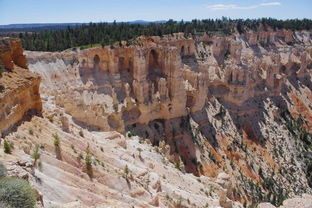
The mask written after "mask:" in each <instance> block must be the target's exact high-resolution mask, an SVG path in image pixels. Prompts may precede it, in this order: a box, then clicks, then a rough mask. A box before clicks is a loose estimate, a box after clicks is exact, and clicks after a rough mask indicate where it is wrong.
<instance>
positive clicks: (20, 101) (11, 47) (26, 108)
mask: <svg viewBox="0 0 312 208" xmlns="http://www.w3.org/2000/svg"><path fill="white" fill-rule="evenodd" d="M1 64H3V66H4V67H5V69H7V70H9V71H6V72H2V73H1V75H0V135H1V134H7V133H9V131H10V130H11V129H12V128H14V127H16V125H17V124H18V123H19V122H20V121H22V120H25V119H29V116H30V115H34V114H40V112H41V109H42V105H41V99H40V95H39V85H40V77H39V75H37V74H35V73H33V72H31V71H29V70H28V69H27V60H26V58H25V56H24V55H23V48H22V47H21V43H20V40H18V39H11V38H3V39H1V40H0V65H1Z"/></svg>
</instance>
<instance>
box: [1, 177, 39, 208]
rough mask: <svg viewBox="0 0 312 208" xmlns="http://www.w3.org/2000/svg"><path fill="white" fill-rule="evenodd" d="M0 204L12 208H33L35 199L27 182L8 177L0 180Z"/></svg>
mask: <svg viewBox="0 0 312 208" xmlns="http://www.w3.org/2000/svg"><path fill="white" fill-rule="evenodd" d="M0 202H2V203H4V204H7V205H9V206H11V207H12V208H21V207H23V208H33V207H34V206H35V203H36V197H35V193H34V191H33V190H32V188H31V187H30V185H29V183H28V182H27V181H25V180H23V179H18V178H14V177H9V178H3V179H1V180H0Z"/></svg>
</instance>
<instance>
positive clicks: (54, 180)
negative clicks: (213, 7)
mask: <svg viewBox="0 0 312 208" xmlns="http://www.w3.org/2000/svg"><path fill="white" fill-rule="evenodd" d="M311 37H312V33H311V32H310V31H290V30H277V31H273V30H269V31H261V32H253V31H250V32H245V33H242V34H239V33H234V34H232V35H228V36H222V35H207V34H198V35H195V36H186V35H184V34H183V33H176V34H172V35H165V36H162V37H159V36H150V37H147V36H140V37H138V38H137V39H136V40H135V41H134V42H133V43H132V45H130V46H128V45H127V44H126V43H125V42H123V43H122V44H121V45H119V46H117V45H115V46H103V47H94V48H89V49H85V50H79V49H76V48H74V49H72V50H66V51H63V52H36V51H25V52H23V50H22V48H21V45H20V42H19V40H18V39H4V40H2V42H1V47H0V51H1V57H0V58H1V61H2V62H1V63H2V64H3V65H4V66H5V68H6V69H7V70H8V71H6V72H3V73H2V77H1V78H0V85H1V86H2V87H1V91H0V93H1V94H0V95H1V97H0V105H1V109H0V131H1V134H2V135H3V137H5V140H7V141H10V142H12V143H14V151H13V153H12V154H5V153H4V152H3V151H1V152H0V158H1V161H4V164H5V165H6V166H7V167H8V172H9V174H11V175H18V176H19V177H22V178H27V179H28V180H29V181H30V182H31V184H32V186H33V187H34V188H35V189H36V190H37V192H38V195H39V196H40V197H39V198H41V201H40V200H39V201H38V206H44V207H53V206H61V207H90V206H96V207H220V206H221V207H243V205H245V206H247V205H248V206H257V205H258V204H259V203H260V202H270V203H273V204H275V205H276V206H279V205H282V204H283V206H282V207H285V208H286V207H289V208H290V207H296V204H300V203H301V204H303V205H302V206H306V207H311V206H312V205H311V204H312V199H311V194H312V190H311V187H312V174H311V172H310V171H309V170H310V168H312V165H311V164H312V136H311V135H312V134H311V133H312V92H311V90H312V77H311V76H312V38H311ZM23 54H24V55H23ZM55 138H60V141H61V145H60V146H56V145H55ZM36 145H40V153H41V157H40V161H39V162H40V163H39V165H38V167H37V166H36V165H35V164H33V162H32V159H31V157H30V155H31V152H32V151H33V149H34V147H35V146H36ZM89 157H91V161H92V170H90V169H88V168H87V166H86V164H85V163H84V160H86V158H89ZM310 166H311V167H310ZM298 196H301V197H298ZM288 198H293V199H288ZM286 199H288V200H286ZM284 200H285V201H284ZM283 201H284V203H283ZM258 207H262V208H263V207H275V206H273V205H270V204H262V203H261V204H260V205H258Z"/></svg>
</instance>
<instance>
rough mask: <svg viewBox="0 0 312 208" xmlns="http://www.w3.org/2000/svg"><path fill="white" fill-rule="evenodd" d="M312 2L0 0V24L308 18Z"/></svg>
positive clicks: (310, 15) (280, 0)
mask: <svg viewBox="0 0 312 208" xmlns="http://www.w3.org/2000/svg"><path fill="white" fill-rule="evenodd" d="M311 10H312V0H219V1H217V0H0V24H1V25H3V24H15V23H62V22H66V23H68V22H100V21H102V22H111V21H114V20H116V21H132V20H149V21H151V20H168V19H174V20H181V19H184V20H191V19H195V18H196V19H205V18H220V17H222V16H226V17H231V18H259V17H273V18H278V19H288V18H299V19H302V18H309V19H312V12H311Z"/></svg>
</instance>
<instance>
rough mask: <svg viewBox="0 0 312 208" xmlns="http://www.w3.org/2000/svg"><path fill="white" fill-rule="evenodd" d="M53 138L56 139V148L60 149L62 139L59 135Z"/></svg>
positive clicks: (54, 135)
mask: <svg viewBox="0 0 312 208" xmlns="http://www.w3.org/2000/svg"><path fill="white" fill-rule="evenodd" d="M53 137H54V146H55V147H59V146H60V143H61V140H60V137H59V136H58V135H57V134H53Z"/></svg>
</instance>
